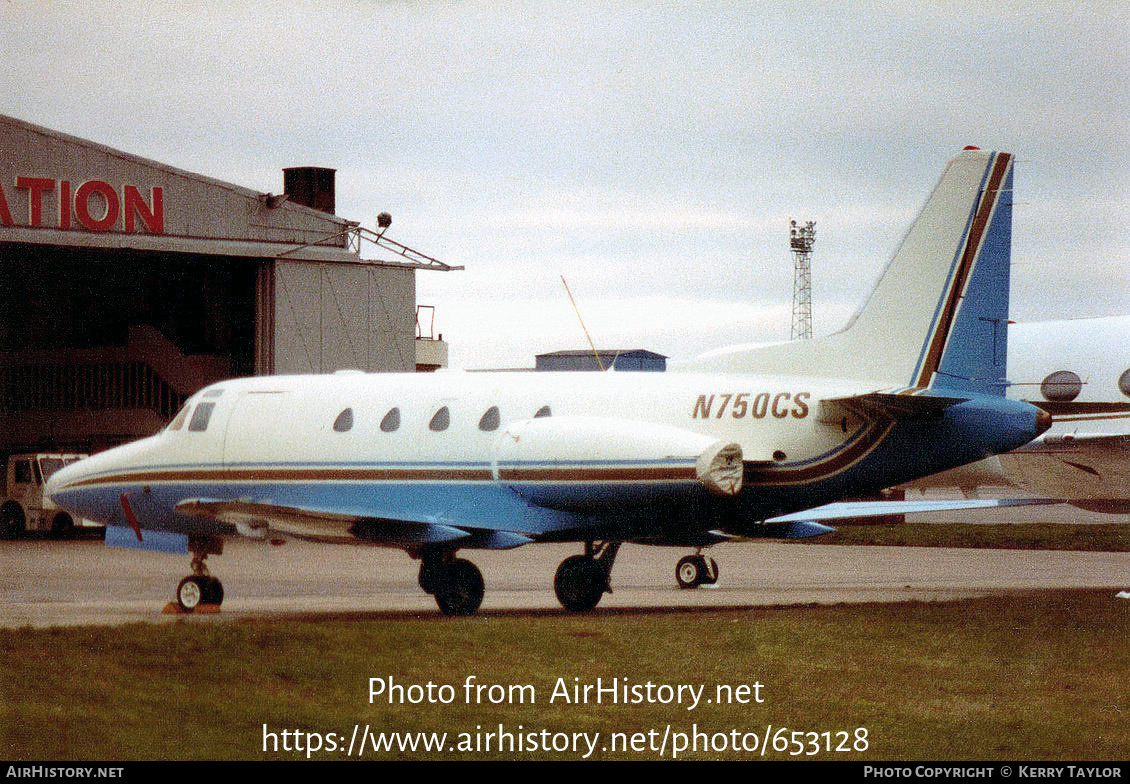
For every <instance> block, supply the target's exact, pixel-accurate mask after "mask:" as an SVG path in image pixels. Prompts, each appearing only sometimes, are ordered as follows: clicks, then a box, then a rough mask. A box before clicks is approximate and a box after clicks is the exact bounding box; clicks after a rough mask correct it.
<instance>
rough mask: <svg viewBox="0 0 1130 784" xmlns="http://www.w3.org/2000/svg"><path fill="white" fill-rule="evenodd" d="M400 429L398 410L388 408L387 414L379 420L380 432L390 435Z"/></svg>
mask: <svg viewBox="0 0 1130 784" xmlns="http://www.w3.org/2000/svg"><path fill="white" fill-rule="evenodd" d="M399 429H400V409H399V408H396V407H395V406H394V407H393V408H390V409H389V410H388V413H387V414H385V416H384V419H382V420H381V432H382V433H392V432H395V431H397V430H399Z"/></svg>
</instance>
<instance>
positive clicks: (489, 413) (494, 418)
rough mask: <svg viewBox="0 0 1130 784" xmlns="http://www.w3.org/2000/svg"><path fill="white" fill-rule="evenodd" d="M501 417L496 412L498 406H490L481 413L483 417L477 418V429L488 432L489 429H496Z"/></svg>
mask: <svg viewBox="0 0 1130 784" xmlns="http://www.w3.org/2000/svg"><path fill="white" fill-rule="evenodd" d="M501 419H502V417H501V415H500V414H499V413H498V406H491V407H490V408H488V409H487V410H486V413H485V414H483V418H482V419H480V420H479V430H485V431H487V432H490V431H491V430H498V425H499V422H500V421H501Z"/></svg>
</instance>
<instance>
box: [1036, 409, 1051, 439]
mask: <svg viewBox="0 0 1130 784" xmlns="http://www.w3.org/2000/svg"><path fill="white" fill-rule="evenodd" d="M1051 426H1052V415H1051V414H1049V413H1048V412H1047V411H1044V409H1042V408H1041V409H1039V410H1037V412H1036V435H1040V433H1044V432H1047V430H1048V428H1050V427H1051Z"/></svg>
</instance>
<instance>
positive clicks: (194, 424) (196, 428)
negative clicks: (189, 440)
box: [188, 403, 216, 433]
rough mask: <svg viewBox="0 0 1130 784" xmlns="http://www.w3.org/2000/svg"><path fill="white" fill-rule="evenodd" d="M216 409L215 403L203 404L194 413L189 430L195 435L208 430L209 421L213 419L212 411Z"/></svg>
mask: <svg viewBox="0 0 1130 784" xmlns="http://www.w3.org/2000/svg"><path fill="white" fill-rule="evenodd" d="M215 407H216V404H215V403H201V404H200V405H198V406H197V407H196V410H195V411H193V412H192V419H191V420H190V421H189V423H188V429H189V430H190V431H192V432H194V433H203V432H204V431H205V430H207V429H208V420H209V419H211V418H212V409H214V408H215Z"/></svg>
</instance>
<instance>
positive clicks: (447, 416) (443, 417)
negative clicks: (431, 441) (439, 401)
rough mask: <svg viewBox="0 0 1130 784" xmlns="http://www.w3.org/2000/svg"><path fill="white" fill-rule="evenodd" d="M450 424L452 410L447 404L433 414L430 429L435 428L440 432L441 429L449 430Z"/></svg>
mask: <svg viewBox="0 0 1130 784" xmlns="http://www.w3.org/2000/svg"><path fill="white" fill-rule="evenodd" d="M450 425H451V411H450V410H449V409H448V408H447V406H444V407H443V408H441V409H440V410H439V411H437V412H435V414H434V415H433V416H432V421H431V422H428V430H434V431H436V432H437V433H438V432H439V431H441V430H447V428H448V427H449V426H450Z"/></svg>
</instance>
